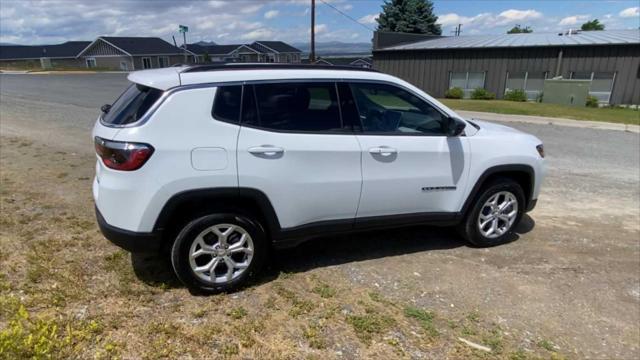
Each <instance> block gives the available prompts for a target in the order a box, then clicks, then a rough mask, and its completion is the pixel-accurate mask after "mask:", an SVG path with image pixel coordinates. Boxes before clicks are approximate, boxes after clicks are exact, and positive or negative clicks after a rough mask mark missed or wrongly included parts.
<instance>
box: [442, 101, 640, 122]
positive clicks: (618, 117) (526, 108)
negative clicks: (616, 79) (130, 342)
mask: <svg viewBox="0 0 640 360" xmlns="http://www.w3.org/2000/svg"><path fill="white" fill-rule="evenodd" d="M439 100H440V101H441V102H442V103H443V104H445V105H447V106H448V107H450V108H452V109H454V110H467V111H481V112H491V113H498V114H511V115H533V116H546V117H554V118H566V119H574V120H589V121H602V122H613V123H620V124H634V125H640V111H638V110H633V109H626V108H588V107H574V106H567V105H558V104H544V103H535V102H516V101H505V100H491V101H478V100H455V99H439Z"/></svg>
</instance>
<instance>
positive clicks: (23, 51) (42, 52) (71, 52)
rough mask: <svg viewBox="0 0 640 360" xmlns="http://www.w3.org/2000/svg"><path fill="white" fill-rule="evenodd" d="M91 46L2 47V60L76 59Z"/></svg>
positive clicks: (71, 43) (78, 43)
mask: <svg viewBox="0 0 640 360" xmlns="http://www.w3.org/2000/svg"><path fill="white" fill-rule="evenodd" d="M89 44H91V41H67V42H66V43H62V44H56V45H32V46H27V45H0V60H11V59H39V58H41V57H51V58H74V57H76V56H77V55H78V54H79V53H80V51H82V50H83V49H84V48H86V47H87V46H89Z"/></svg>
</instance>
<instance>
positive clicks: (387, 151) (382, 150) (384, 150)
mask: <svg viewBox="0 0 640 360" xmlns="http://www.w3.org/2000/svg"><path fill="white" fill-rule="evenodd" d="M369 153H370V154H377V155H382V156H389V155H391V154H397V153H398V150H396V149H394V148H391V147H388V146H378V147H372V148H371V149H369Z"/></svg>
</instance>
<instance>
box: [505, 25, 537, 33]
mask: <svg viewBox="0 0 640 360" xmlns="http://www.w3.org/2000/svg"><path fill="white" fill-rule="evenodd" d="M532 32H533V29H532V28H530V27H528V26H520V24H517V25H516V26H514V27H512V28H511V30H509V31H507V34H528V33H532Z"/></svg>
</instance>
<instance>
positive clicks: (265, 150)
mask: <svg viewBox="0 0 640 360" xmlns="http://www.w3.org/2000/svg"><path fill="white" fill-rule="evenodd" d="M249 152H250V153H252V154H254V155H265V156H276V155H279V154H282V153H283V152H284V149H283V148H281V147H277V146H271V145H262V146H254V147H250V148H249Z"/></svg>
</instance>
